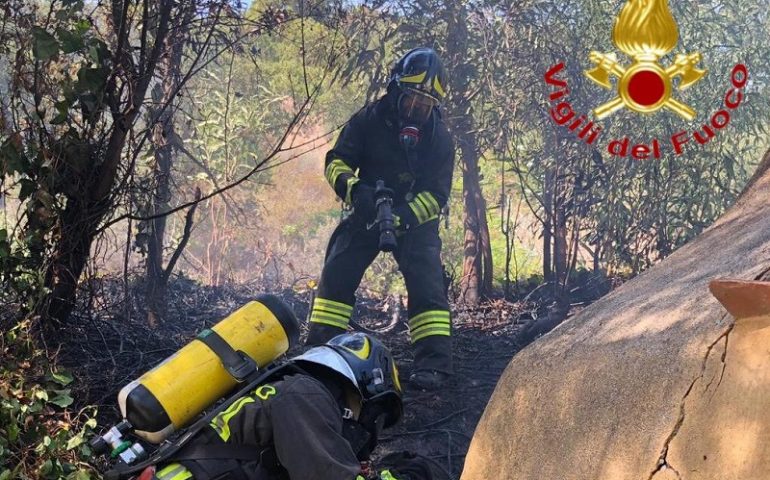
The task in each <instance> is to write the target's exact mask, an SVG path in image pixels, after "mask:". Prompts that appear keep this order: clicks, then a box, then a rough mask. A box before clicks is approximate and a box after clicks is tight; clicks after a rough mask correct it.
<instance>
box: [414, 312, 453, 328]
mask: <svg viewBox="0 0 770 480" xmlns="http://www.w3.org/2000/svg"><path fill="white" fill-rule="evenodd" d="M438 320H442V321H446V323H449V311H448V310H428V311H427V312H422V313H420V314H419V315H415V316H414V317H412V318H410V319H409V328H411V329H413V330H414V329H416V328H420V326H422V325H425V324H426V323H431V322H436V321H438Z"/></svg>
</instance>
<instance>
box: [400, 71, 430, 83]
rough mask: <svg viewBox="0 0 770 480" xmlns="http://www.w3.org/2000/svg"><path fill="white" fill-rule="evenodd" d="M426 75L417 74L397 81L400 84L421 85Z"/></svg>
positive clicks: (424, 73) (423, 73)
mask: <svg viewBox="0 0 770 480" xmlns="http://www.w3.org/2000/svg"><path fill="white" fill-rule="evenodd" d="M427 74H428V72H427V71H425V72H422V73H418V74H417V75H409V76H408V77H401V78H400V79H399V81H400V82H402V83H422V82H423V80H425V76H426V75H427Z"/></svg>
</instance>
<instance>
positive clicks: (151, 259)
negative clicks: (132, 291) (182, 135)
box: [146, 2, 194, 316]
mask: <svg viewBox="0 0 770 480" xmlns="http://www.w3.org/2000/svg"><path fill="white" fill-rule="evenodd" d="M193 6H194V3H193V2H190V6H188V7H187V8H186V11H185V15H183V17H190V16H191V15H190V13H191V12H193V11H194V10H193V8H191V7H193ZM188 20H189V18H188ZM183 23H184V24H185V25H186V24H188V23H189V22H186V21H185V22H183ZM185 38H186V31H185V30H184V29H183V28H182V27H179V28H175V29H173V30H172V31H171V33H170V34H169V36H168V37H167V38H166V42H165V45H164V50H165V52H166V54H165V55H164V56H163V57H162V60H161V62H160V64H159V68H158V70H159V72H158V73H159V75H160V77H161V81H160V82H159V83H157V84H155V87H154V88H153V93H152V97H153V99H154V100H155V101H156V102H157V103H158V105H159V107H162V106H163V105H168V106H167V107H166V108H165V110H163V112H162V113H161V112H157V110H151V111H150V118H151V119H156V121H157V123H156V124H155V125H154V126H153V127H152V145H153V149H154V155H155V165H154V166H153V177H154V180H155V188H154V192H153V197H152V209H151V211H150V212H149V213H150V214H151V215H157V214H159V213H162V212H166V211H168V210H169V202H170V200H171V188H170V183H171V168H172V166H173V154H174V144H175V139H176V131H175V129H174V121H173V120H174V103H175V102H174V94H175V92H176V90H177V88H178V87H179V82H180V80H181V63H182V53H183V50H184V45H185ZM158 113H160V115H158ZM148 226H149V228H148V244H147V260H146V288H147V290H146V300H147V308H148V310H149V312H151V314H154V315H156V316H162V315H163V313H165V308H164V305H165V304H166V302H165V298H166V286H167V283H168V278H169V274H168V273H167V272H166V271H165V270H166V269H165V268H164V266H163V245H164V238H165V232H166V216H161V217H158V218H155V219H153V220H150V222H149V225H148Z"/></svg>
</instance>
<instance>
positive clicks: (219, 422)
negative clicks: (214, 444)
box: [209, 397, 255, 442]
mask: <svg viewBox="0 0 770 480" xmlns="http://www.w3.org/2000/svg"><path fill="white" fill-rule="evenodd" d="M254 402H255V400H254V399H253V398H252V397H243V398H239V399H238V400H237V401H236V402H235V403H233V404H232V405H230V407H228V409H227V410H225V411H224V412H222V413H220V414H219V415H217V416H216V417H214V420H212V421H211V423H210V424H209V425H211V428H213V429H214V431H216V432H217V433H218V434H219V436H220V437H221V438H222V440H224V441H225V442H226V441H227V440H229V439H230V420H231V419H232V418H233V417H234V416H236V415H237V414H238V412H240V411H241V408H243V406H244V405H247V404H249V403H254Z"/></svg>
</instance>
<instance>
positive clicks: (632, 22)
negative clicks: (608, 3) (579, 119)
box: [585, 0, 706, 120]
mask: <svg viewBox="0 0 770 480" xmlns="http://www.w3.org/2000/svg"><path fill="white" fill-rule="evenodd" d="M612 41H613V43H614V44H615V46H616V47H617V48H618V49H619V50H621V51H622V52H623V53H625V54H626V55H628V56H629V57H631V58H633V60H634V61H633V63H632V64H631V66H629V67H625V66H623V65H621V64H620V63H619V62H618V59H617V56H616V55H615V54H614V53H609V54H604V53H600V52H597V51H593V52H591V54H590V56H589V58H590V60H591V61H592V62H593V63H594V64H595V65H596V66H595V67H594V68H593V69H591V70H586V72H585V74H586V76H588V78H590V79H591V80H592V81H593V82H595V83H598V84H599V85H601V86H602V87H604V88H606V89H608V90H611V89H612V88H613V86H612V83H610V78H611V77H616V78H617V79H618V81H617V91H618V95H617V97H615V98H614V99H612V100H610V101H609V102H607V103H605V104H603V105H600V106H599V107H597V108H595V109H594V115H596V117H597V118H598V119H600V120H601V119H603V118H605V117H607V116H609V115H611V114H613V113H614V112H616V111H618V110H620V109H622V108H623V107H626V108H629V109H631V110H633V111H634V112H639V113H652V112H657V111H658V110H660V109H661V108H667V109H669V110H671V111H672V112H674V113H676V114H678V115H679V116H681V117H683V118H684V119H686V120H692V119H694V118H695V110H693V109H692V108H691V107H690V106H688V105H686V104H684V103H682V102H680V101H678V100H677V99H675V98H674V92H673V90H674V87H676V89H677V90H680V91H681V90H684V89H686V88H688V87H690V86H692V85H694V84H695V83H697V82H698V81H700V80H701V78H703V76H704V75H705V74H706V70H704V69H700V68H698V63H700V61H701V60H702V58H703V56H702V55H701V54H700V53H697V52H696V53H689V54H677V55H676V57H675V58H674V61H673V63H672V64H671V65H670V66H668V67H666V66H664V65H661V63H660V62H659V60H660V59H661V58H662V57H664V56H665V55H666V54H668V53H669V52H671V51H672V50H674V48H676V45H677V43H678V42H679V30H678V27H677V24H676V21H675V20H674V17H673V15H672V14H671V10H670V9H669V7H668V1H667V0H629V1H628V2H627V3H626V4H625V6H624V7H623V10H622V11H621V12H620V15H619V16H618V18H617V19H616V20H615V26H614V28H613V31H612ZM676 79H678V82H677V83H676V85H675V84H674V80H676Z"/></svg>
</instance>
